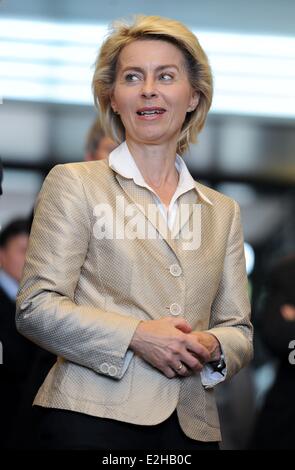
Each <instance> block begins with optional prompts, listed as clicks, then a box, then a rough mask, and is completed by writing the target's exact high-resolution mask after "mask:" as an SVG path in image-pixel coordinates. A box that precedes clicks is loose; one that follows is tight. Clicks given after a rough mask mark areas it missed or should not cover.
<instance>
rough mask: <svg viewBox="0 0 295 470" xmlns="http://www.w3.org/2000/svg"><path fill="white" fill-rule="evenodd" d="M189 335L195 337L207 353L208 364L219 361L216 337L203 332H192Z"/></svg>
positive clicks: (219, 352)
mask: <svg viewBox="0 0 295 470" xmlns="http://www.w3.org/2000/svg"><path fill="white" fill-rule="evenodd" d="M190 335H193V336H195V337H196V338H197V340H198V342H199V343H200V344H201V345H202V346H204V347H205V348H206V349H207V350H208V351H209V353H210V360H209V361H208V362H212V361H219V360H220V356H221V347H220V343H219V341H218V339H217V338H216V336H214V335H212V334H211V333H207V332H204V331H193V332H192V333H190Z"/></svg>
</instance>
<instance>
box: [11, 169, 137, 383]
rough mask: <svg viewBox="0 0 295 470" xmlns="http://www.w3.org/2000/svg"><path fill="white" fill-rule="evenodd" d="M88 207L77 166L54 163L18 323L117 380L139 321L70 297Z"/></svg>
mask: <svg viewBox="0 0 295 470" xmlns="http://www.w3.org/2000/svg"><path fill="white" fill-rule="evenodd" d="M89 212H90V209H89V206H88V204H87V199H86V195H85V193H84V187H83V184H82V181H81V180H80V177H79V174H78V173H77V171H74V170H73V169H72V168H71V165H69V164H67V165H57V166H56V167H54V168H53V170H51V172H50V173H49V175H48V176H47V178H46V180H45V182H44V184H43V186H42V189H41V191H40V194H39V197H38V199H37V203H36V208H35V217H34V221H33V226H32V231H31V235H30V242H29V248H28V252H27V257H26V263H25V268H24V273H23V278H22V281H21V286H20V290H19V294H18V298H17V311H16V324H17V328H18V330H19V332H20V333H22V334H23V335H24V336H26V337H27V338H29V339H30V340H32V341H33V342H35V343H37V344H38V345H39V346H41V347H43V348H45V349H47V350H48V351H50V352H52V353H54V354H56V355H58V356H61V357H63V358H65V359H67V360H69V361H72V362H75V363H77V364H80V365H82V366H85V367H88V368H90V369H93V370H94V371H95V372H97V373H102V374H104V375H110V376H112V377H113V378H117V379H120V378H121V377H122V376H123V374H124V372H125V370H126V369H127V366H128V364H127V363H129V362H130V359H131V357H130V354H131V352H130V350H128V346H129V344H130V341H131V338H132V336H133V334H134V331H135V329H136V327H137V325H138V323H139V320H138V319H136V318H133V317H131V316H130V317H129V316H123V315H119V314H117V313H114V312H109V311H104V310H102V309H99V308H95V307H92V306H88V305H77V304H76V303H75V300H74V299H75V289H76V286H77V283H78V280H79V276H80V271H81V268H82V266H83V263H84V260H85V257H86V255H87V251H88V243H89V239H90V234H91V230H92V227H91V223H90V214H89ZM126 361H127V363H126ZM111 366H113V367H111Z"/></svg>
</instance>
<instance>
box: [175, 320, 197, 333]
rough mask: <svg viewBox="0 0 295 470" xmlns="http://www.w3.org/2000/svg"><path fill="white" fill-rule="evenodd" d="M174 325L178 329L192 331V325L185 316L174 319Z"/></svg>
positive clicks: (184, 331) (186, 331)
mask: <svg viewBox="0 0 295 470" xmlns="http://www.w3.org/2000/svg"><path fill="white" fill-rule="evenodd" d="M173 325H174V326H175V328H177V329H178V330H180V331H182V332H183V333H191V332H192V327H191V326H190V324H189V323H188V322H187V321H186V320H185V319H184V318H175V319H174V321H173Z"/></svg>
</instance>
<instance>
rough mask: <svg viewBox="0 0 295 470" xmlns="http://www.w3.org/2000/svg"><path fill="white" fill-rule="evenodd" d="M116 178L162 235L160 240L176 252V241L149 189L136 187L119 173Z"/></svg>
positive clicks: (130, 180)
mask: <svg viewBox="0 0 295 470" xmlns="http://www.w3.org/2000/svg"><path fill="white" fill-rule="evenodd" d="M116 178H117V181H118V182H119V184H120V186H121V188H122V189H123V191H124V192H125V193H126V194H127V196H128V197H129V199H131V200H132V202H133V203H134V204H136V206H137V208H138V209H139V210H140V211H141V212H142V214H143V215H144V216H145V218H146V220H148V222H149V223H151V224H152V226H153V227H154V228H155V229H156V231H157V232H158V234H159V235H160V236H159V238H162V239H163V240H165V241H166V243H168V245H169V246H170V248H171V249H172V250H173V251H174V252H175V251H176V243H175V240H174V239H173V237H172V234H171V232H170V230H169V228H168V226H167V223H166V221H165V219H164V217H163V216H162V214H161V212H160V210H159V209H158V208H157V205H156V203H155V201H154V198H153V196H152V194H151V193H150V191H149V190H148V189H147V188H144V187H142V186H138V185H136V184H135V183H134V181H133V180H132V179H131V178H130V179H128V178H125V177H123V176H121V175H120V174H118V173H117V174H116Z"/></svg>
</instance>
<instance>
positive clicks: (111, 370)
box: [109, 366, 118, 377]
mask: <svg viewBox="0 0 295 470" xmlns="http://www.w3.org/2000/svg"><path fill="white" fill-rule="evenodd" d="M117 373H118V369H117V367H116V366H110V367H109V375H110V376H111V377H115V376H116V375H117Z"/></svg>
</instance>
